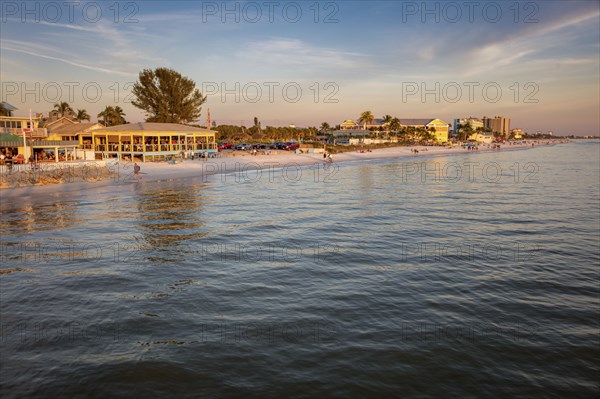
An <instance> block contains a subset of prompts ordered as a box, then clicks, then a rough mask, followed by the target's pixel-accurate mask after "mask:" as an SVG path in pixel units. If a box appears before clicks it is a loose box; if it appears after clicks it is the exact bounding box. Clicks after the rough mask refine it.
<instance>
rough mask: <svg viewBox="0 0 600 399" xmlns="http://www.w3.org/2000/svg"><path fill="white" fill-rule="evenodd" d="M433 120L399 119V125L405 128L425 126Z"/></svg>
mask: <svg viewBox="0 0 600 399" xmlns="http://www.w3.org/2000/svg"><path fill="white" fill-rule="evenodd" d="M434 120H435V118H425V119H423V118H416V119H400V124H401V125H405V126H426V125H427V124H428V123H430V122H431V121H434Z"/></svg>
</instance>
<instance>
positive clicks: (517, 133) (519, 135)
mask: <svg viewBox="0 0 600 399" xmlns="http://www.w3.org/2000/svg"><path fill="white" fill-rule="evenodd" d="M524 134H525V132H523V130H521V129H519V128H515V129H512V130H511V131H510V135H511V136H512V138H513V139H515V140H522V139H523V135H524Z"/></svg>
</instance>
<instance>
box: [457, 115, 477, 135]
mask: <svg viewBox="0 0 600 399" xmlns="http://www.w3.org/2000/svg"><path fill="white" fill-rule="evenodd" d="M467 123H469V124H471V127H472V128H473V130H477V128H480V129H483V128H484V124H483V121H482V120H481V119H478V118H473V117H472V116H470V117H468V118H462V119H454V124H453V128H452V131H453V132H458V131H459V130H460V126H461V125H462V126H464V125H466V124H467Z"/></svg>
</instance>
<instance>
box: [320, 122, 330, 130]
mask: <svg viewBox="0 0 600 399" xmlns="http://www.w3.org/2000/svg"><path fill="white" fill-rule="evenodd" d="M329 129H331V127H330V126H329V123H327V122H323V123H321V131H322V132H327V131H328V130H329Z"/></svg>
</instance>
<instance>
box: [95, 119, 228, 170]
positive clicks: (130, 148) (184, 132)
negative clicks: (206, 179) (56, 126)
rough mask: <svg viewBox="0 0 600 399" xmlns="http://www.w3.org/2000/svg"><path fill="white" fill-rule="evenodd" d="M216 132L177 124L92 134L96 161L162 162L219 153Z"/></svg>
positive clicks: (114, 128)
mask: <svg viewBox="0 0 600 399" xmlns="http://www.w3.org/2000/svg"><path fill="white" fill-rule="evenodd" d="M216 133H217V132H216V131H214V130H209V129H203V128H197V127H193V126H187V125H180V124H177V123H152V122H141V123H128V124H125V125H118V126H112V127H106V128H100V129H96V130H94V131H92V144H93V147H94V152H95V154H96V159H107V158H117V159H123V160H135V159H136V158H137V159H138V160H140V161H143V162H146V161H158V160H163V159H168V158H171V157H175V156H179V155H185V156H189V155H191V154H194V155H195V156H200V155H206V154H210V153H217V143H216Z"/></svg>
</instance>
